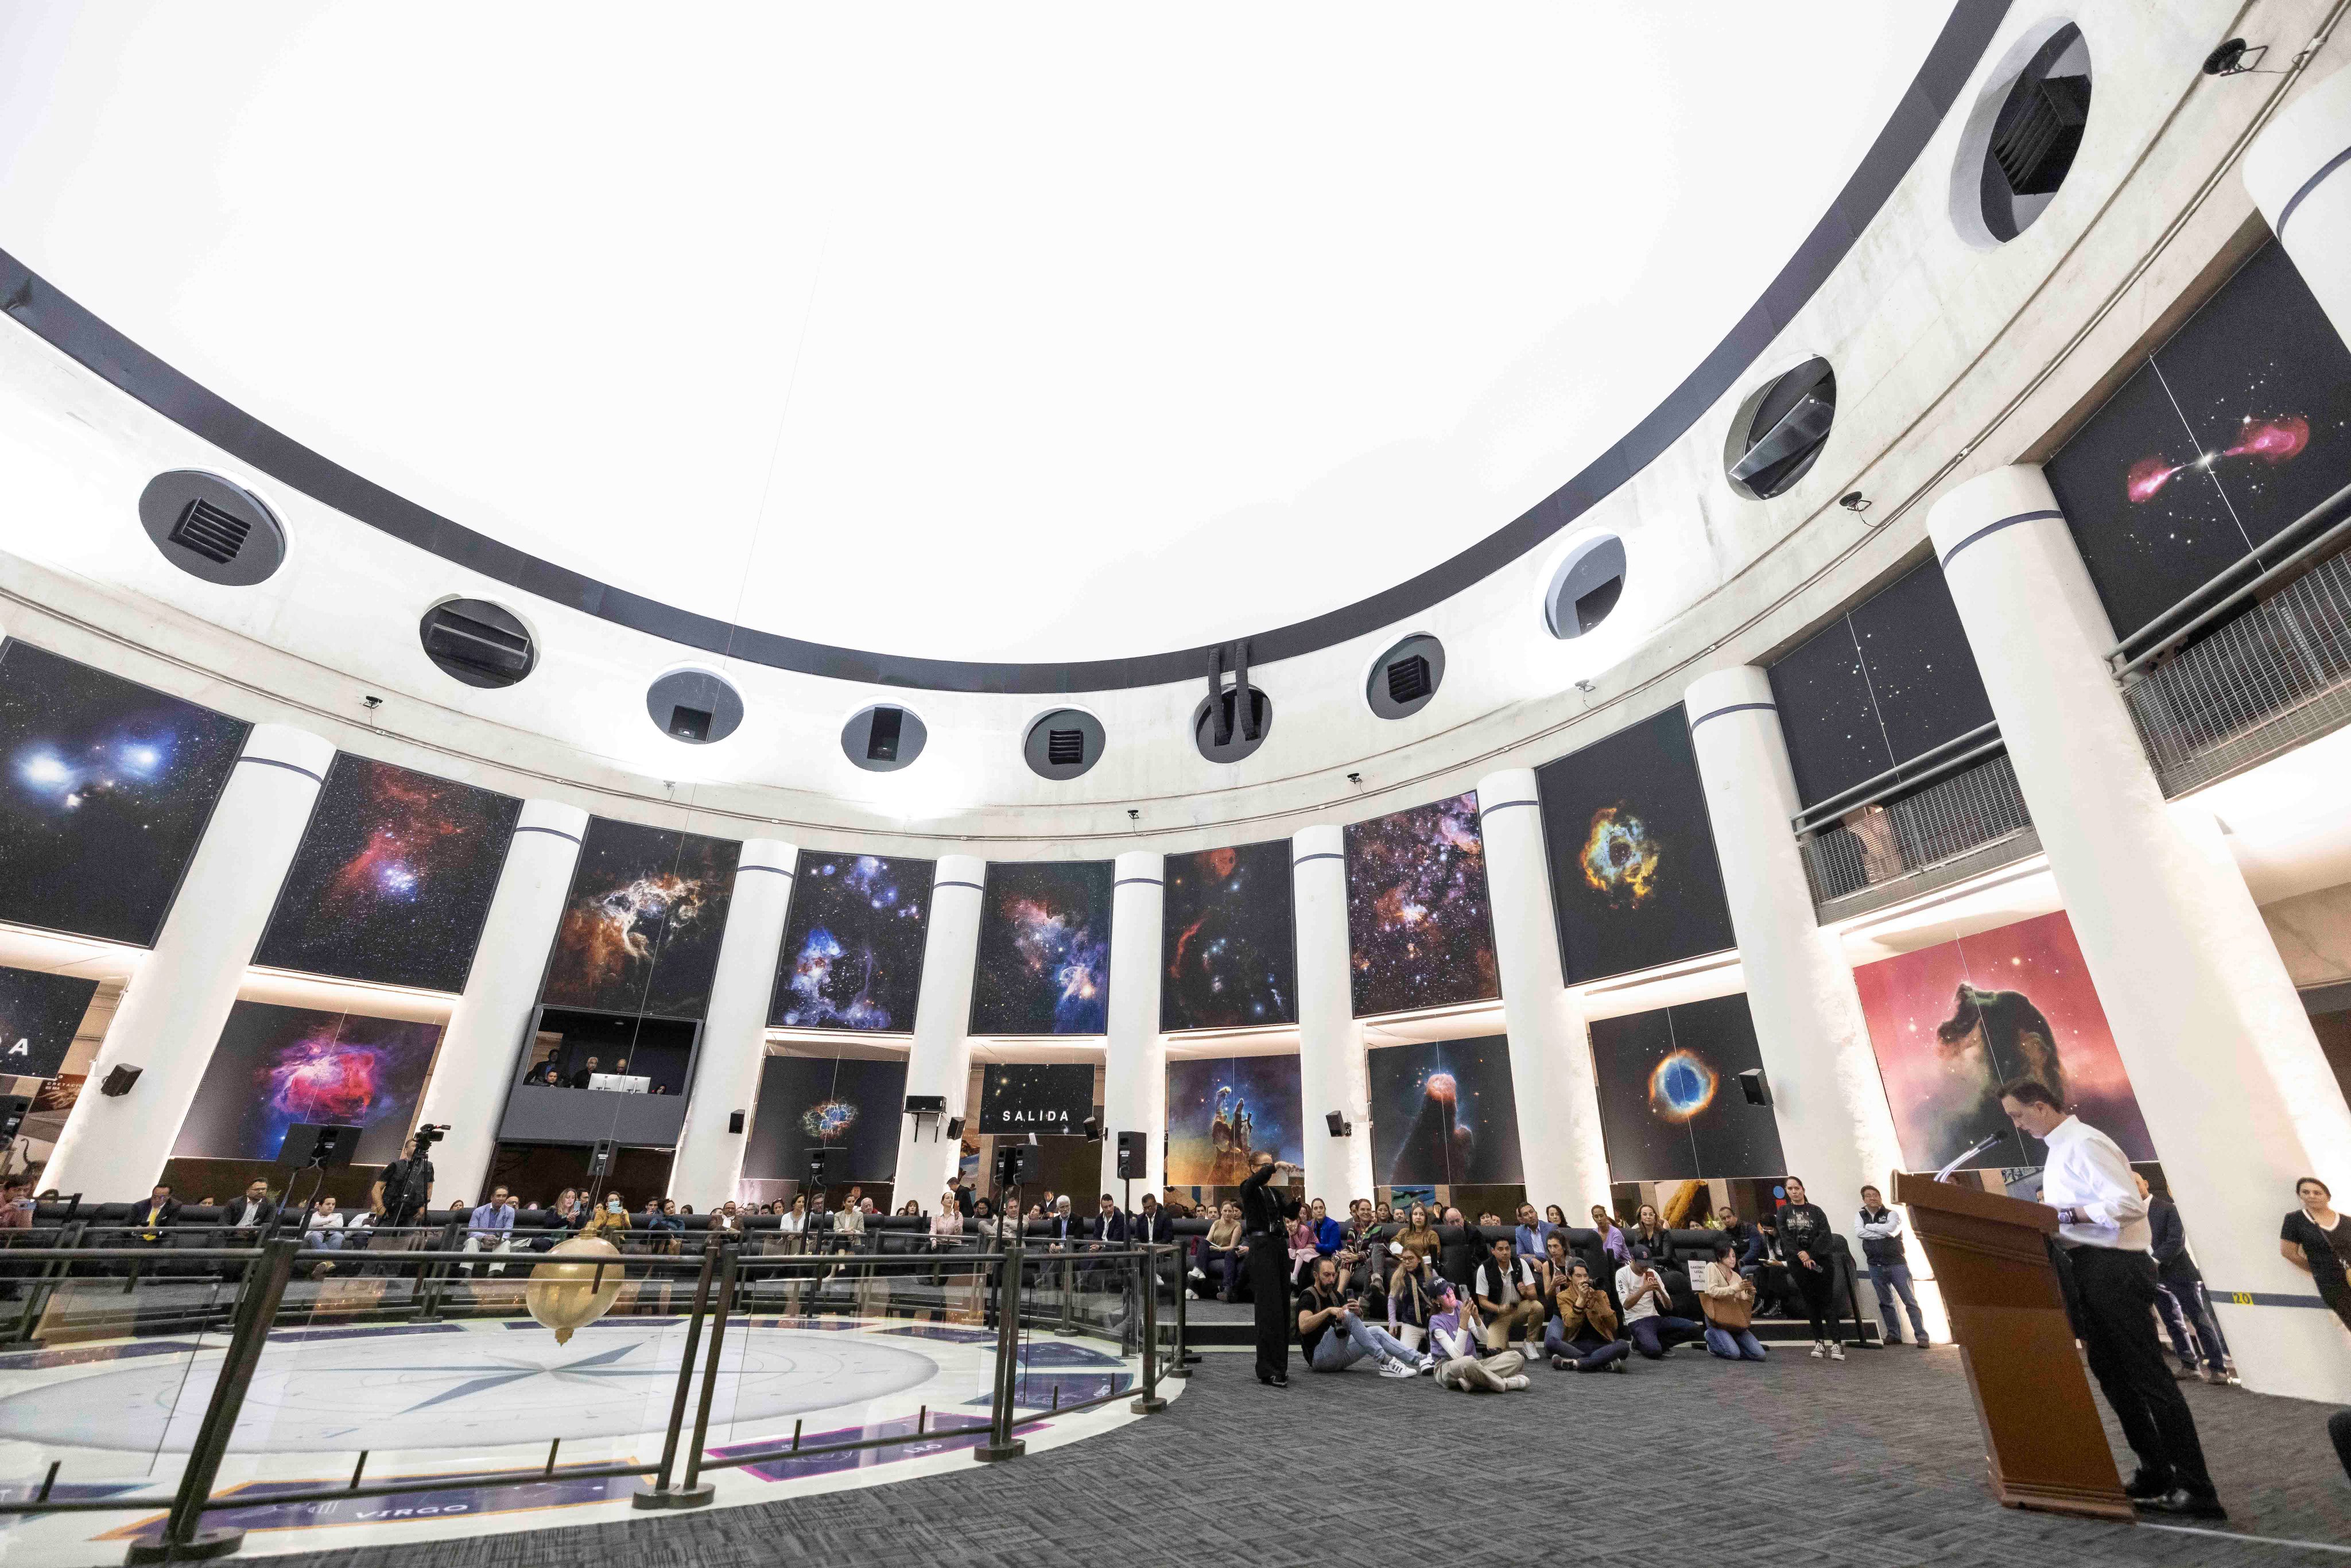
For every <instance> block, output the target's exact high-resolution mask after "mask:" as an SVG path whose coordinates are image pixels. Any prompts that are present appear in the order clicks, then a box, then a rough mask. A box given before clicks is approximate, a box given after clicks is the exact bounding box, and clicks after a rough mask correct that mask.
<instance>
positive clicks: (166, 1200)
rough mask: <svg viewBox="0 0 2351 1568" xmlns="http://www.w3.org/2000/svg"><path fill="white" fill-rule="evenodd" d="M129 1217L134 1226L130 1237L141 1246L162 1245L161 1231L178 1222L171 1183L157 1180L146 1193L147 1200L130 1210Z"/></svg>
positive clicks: (178, 1209) (178, 1210)
mask: <svg viewBox="0 0 2351 1568" xmlns="http://www.w3.org/2000/svg"><path fill="white" fill-rule="evenodd" d="M179 1218H180V1206H179V1205H178V1204H176V1203H174V1202H172V1184H171V1183H169V1182H162V1181H159V1182H157V1183H156V1184H155V1190H154V1191H152V1192H151V1193H149V1194H148V1195H147V1201H146V1202H144V1203H142V1204H140V1205H139V1206H138V1207H135V1208H133V1209H132V1210H131V1221H132V1223H133V1225H134V1226H135V1227H136V1230H135V1233H134V1234H133V1236H132V1238H131V1239H133V1240H134V1241H136V1242H137V1243H138V1244H139V1245H140V1246H141V1247H161V1246H162V1245H163V1242H164V1240H165V1238H164V1235H163V1232H164V1231H165V1230H166V1229H168V1228H171V1227H172V1226H173V1225H176V1224H177V1223H179Z"/></svg>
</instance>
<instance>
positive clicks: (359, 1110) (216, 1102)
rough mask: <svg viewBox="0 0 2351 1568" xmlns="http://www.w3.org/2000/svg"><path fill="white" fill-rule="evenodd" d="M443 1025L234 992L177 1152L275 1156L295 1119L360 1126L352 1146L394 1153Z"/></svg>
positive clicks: (375, 1154)
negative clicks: (239, 997)
mask: <svg viewBox="0 0 2351 1568" xmlns="http://www.w3.org/2000/svg"><path fill="white" fill-rule="evenodd" d="M440 1043H441V1026H440V1025H439V1024H435V1023H415V1022H411V1021H408V1020H406V1019H380V1018H368V1017H365V1016H363V1015H360V1014H357V1013H336V1012H321V1011H319V1010H316V1009H310V1008H287V1007H279V1006H277V1005H276V1004H274V1003H269V1002H239V1003H237V1004H236V1006H235V1007H234V1008H233V1009H230V1011H229V1017H228V1022H227V1024H226V1025H225V1026H224V1027H223V1028H222V1030H221V1037H220V1044H219V1047H218V1048H217V1049H216V1050H215V1051H214V1052H213V1055H212V1060H211V1061H209V1062H208V1063H207V1064H206V1065H205V1068H204V1081H203V1082H201V1083H199V1084H198V1085H197V1087H196V1097H195V1101H194V1103H193V1104H191V1105H190V1106H189V1108H188V1115H187V1119H186V1120H185V1121H184V1122H183V1123H182V1124H181V1125H180V1135H179V1137H178V1139H177V1140H176V1141H175V1142H174V1143H173V1145H172V1157H173V1158H175V1159H221V1160H274V1159H276V1158H277V1152H278V1148H279V1145H282V1144H284V1143H285V1141H286V1130H287V1128H288V1127H291V1126H294V1125H295V1124H298V1123H310V1124H335V1125H339V1126H355V1127H359V1128H360V1129H361V1131H360V1143H359V1149H358V1152H357V1154H356V1155H355V1156H354V1158H355V1159H356V1161H357V1163H358V1164H360V1165H363V1166H364V1165H381V1164H382V1163H383V1162H384V1161H386V1160H390V1159H393V1158H395V1157H397V1156H398V1155H399V1153H400V1145H401V1144H402V1141H403V1140H405V1139H406V1137H407V1135H408V1125H409V1123H410V1122H411V1121H412V1120H413V1119H414V1117H415V1115H416V1102H417V1097H418V1096H419V1095H420V1094H421V1093H422V1092H423V1088H424V1075H425V1073H426V1071H428V1070H429V1069H430V1068H431V1067H432V1065H433V1053H434V1050H435V1048H437V1047H438V1046H439V1044H440Z"/></svg>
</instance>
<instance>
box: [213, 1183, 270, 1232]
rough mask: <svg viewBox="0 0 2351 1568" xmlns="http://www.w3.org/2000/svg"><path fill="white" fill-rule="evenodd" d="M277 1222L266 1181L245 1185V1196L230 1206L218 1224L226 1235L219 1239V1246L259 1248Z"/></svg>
mask: <svg viewBox="0 0 2351 1568" xmlns="http://www.w3.org/2000/svg"><path fill="white" fill-rule="evenodd" d="M276 1220H277V1205H276V1204H275V1203H272V1202H271V1201H270V1200H269V1184H268V1183H267V1182H266V1181H251V1182H247V1183H246V1187H245V1196H244V1197H240V1198H238V1199H237V1200H236V1201H235V1203H232V1204H230V1205H229V1206H228V1210H227V1212H226V1213H225V1214H224V1215H223V1216H222V1217H221V1224H222V1226H223V1227H224V1228H225V1229H226V1231H227V1234H226V1235H225V1236H223V1237H222V1238H221V1245H222V1246H224V1247H252V1246H256V1245H258V1244H259V1242H260V1241H261V1239H262V1237H263V1235H264V1234H265V1233H266V1232H267V1231H268V1229H269V1228H270V1227H271V1225H272V1224H273V1223H274V1222H275V1221H276Z"/></svg>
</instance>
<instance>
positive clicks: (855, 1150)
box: [743, 884, 935, 1205]
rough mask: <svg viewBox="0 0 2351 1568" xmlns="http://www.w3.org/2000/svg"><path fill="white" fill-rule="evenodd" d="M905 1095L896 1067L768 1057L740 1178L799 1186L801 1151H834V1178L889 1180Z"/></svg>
mask: <svg viewBox="0 0 2351 1568" xmlns="http://www.w3.org/2000/svg"><path fill="white" fill-rule="evenodd" d="M925 885H926V886H927V884H925ZM905 1096H906V1064H905V1063H904V1062H903V1061H853V1060H851V1059H848V1058H837V1059H836V1058H823V1057H805V1056H771V1057H769V1058H768V1060H767V1061H764V1062H762V1063H761V1064H760V1067H759V1099H758V1110H757V1111H756V1112H755V1113H753V1115H752V1117H751V1131H750V1134H749V1137H748V1141H747V1142H746V1143H745V1145H743V1179H744V1180H746V1181H806V1180H807V1179H808V1173H809V1164H808V1156H809V1151H810V1149H814V1148H835V1149H846V1150H848V1151H849V1170H848V1173H847V1174H846V1175H845V1176H842V1178H841V1179H842V1180H844V1181H860V1182H865V1181H872V1182H881V1181H888V1180H890V1179H891V1178H892V1177H893V1176H895V1175H896V1174H897V1169H898V1129H899V1126H900V1118H901V1115H902V1110H901V1107H902V1105H903V1103H904V1100H905ZM923 1201H924V1203H925V1205H928V1204H930V1203H932V1202H933V1201H935V1199H934V1198H931V1197H925V1199H924V1200H923Z"/></svg>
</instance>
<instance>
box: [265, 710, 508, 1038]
mask: <svg viewBox="0 0 2351 1568" xmlns="http://www.w3.org/2000/svg"><path fill="white" fill-rule="evenodd" d="M521 812H522V802H521V801H520V800H516V799H515V798H514V797H513V796H511V795H500V794H496V793H495V792H493V791H491V790H488V789H475V788H474V787H473V786H472V785H470V784H459V783H455V782H453V781H452V780H450V779H435V778H433V777H432V776H431V775H429V774H424V773H412V772H410V771H409V770H408V769H407V768H394V767H393V766H392V764H390V763H388V762H375V761H371V760H370V759H369V758H364V757H354V756H352V755H351V754H350V753H349V752H343V753H340V754H338V755H337V757H336V758H335V761H334V765H333V766H332V767H331V768H328V769H327V783H326V787H325V788H324V789H320V790H319V804H318V806H317V808H316V809H315V810H313V811H312V812H311V814H310V827H309V831H308V832H307V833H305V834H304V835H303V839H302V844H301V847H300V848H299V849H298V850H297V851H296V852H295V855H294V864H293V866H292V867H291V869H289V870H288V871H287V873H286V884H285V886H284V888H283V889H282V890H281V891H280V892H279V893H278V895H277V909H276V911H275V912H274V913H273V914H272V915H270V917H269V927H268V929H267V930H266V931H264V932H263V933H262V936H261V946H260V948H259V949H258V950H257V951H256V953H255V954H254V962H255V963H256V964H267V965H271V966H273V967H277V968H281V969H298V970H301V971H303V972H305V973H307V974H313V975H340V976H342V977H346V978H348V979H354V980H370V981H373V982H375V983H376V984H379V985H386V986H417V987H422V988H424V989H426V990H433V991H460V990H463V989H465V972H466V970H468V969H469V968H471V967H473V962H474V946H475V943H476V942H478V941H480V939H481V936H482V923H483V921H485V920H486V919H487V918H488V917H489V913H490V899H491V897H492V895H494V894H496V892H497V888H498V875H499V873H500V872H501V871H502V870H503V869H504V868H505V865H506V855H507V841H509V840H511V839H512V838H513V836H514V826H515V819H516V818H517V817H518V816H519V815H520V814H521Z"/></svg>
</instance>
